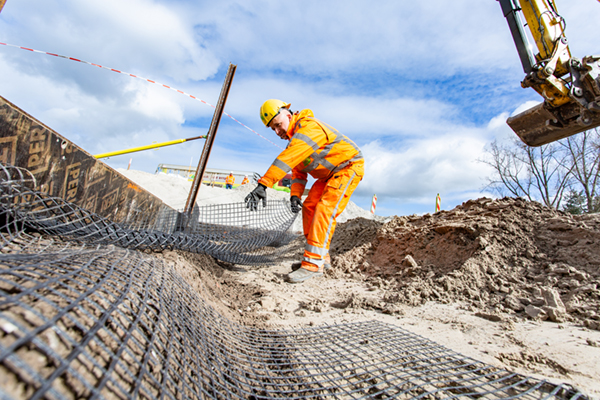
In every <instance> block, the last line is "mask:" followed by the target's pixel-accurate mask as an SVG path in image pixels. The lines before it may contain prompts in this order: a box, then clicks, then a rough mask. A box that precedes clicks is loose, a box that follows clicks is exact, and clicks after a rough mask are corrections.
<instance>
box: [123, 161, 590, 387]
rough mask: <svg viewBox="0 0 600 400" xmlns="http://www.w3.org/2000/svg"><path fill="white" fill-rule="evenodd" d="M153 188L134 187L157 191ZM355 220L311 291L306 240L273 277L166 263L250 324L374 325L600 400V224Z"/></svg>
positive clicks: (514, 218) (489, 218) (532, 218)
mask: <svg viewBox="0 0 600 400" xmlns="http://www.w3.org/2000/svg"><path fill="white" fill-rule="evenodd" d="M120 172H122V171H120ZM130 175H134V174H130ZM148 175H150V174H148ZM145 178H147V179H148V180H149V182H146V183H145V184H144V183H143V182H141V181H140V180H137V182H138V183H139V184H140V185H142V186H144V187H147V188H148V186H152V183H150V182H151V181H152V178H151V177H145ZM162 178H164V177H162ZM131 179H134V178H132V177H131ZM134 180H135V179H134ZM158 185H159V186H160V184H158ZM209 189H210V190H206V189H204V187H203V188H202V190H201V191H200V193H201V197H202V196H203V195H204V196H205V197H204V198H205V199H206V201H224V200H225V201H227V202H235V201H240V199H238V198H237V197H236V196H241V197H242V198H243V196H244V195H245V191H244V190H239V191H238V192H236V191H231V190H230V191H225V190H224V189H215V188H209ZM246 191H247V190H246ZM154 192H155V193H156V194H157V195H160V193H163V194H164V188H163V191H162V192H161V190H160V188H154ZM173 192H174V190H173V189H171V190H170V193H173ZM209 192H210V193H209ZM159 197H160V196H159ZM202 202H203V201H202V200H200V203H201V204H202ZM211 204H214V203H211ZM357 208H358V207H357ZM348 214H349V217H350V218H346V220H347V221H348V222H346V223H342V224H340V225H339V226H338V230H337V231H336V235H335V236H334V242H332V247H331V251H332V259H333V268H332V270H330V271H328V272H327V273H326V274H325V275H324V276H322V277H318V278H314V279H311V280H309V281H307V282H305V283H303V284H296V285H293V284H289V283H286V282H285V281H284V277H285V275H286V274H287V273H289V272H290V271H291V270H290V266H291V264H292V263H293V262H295V261H298V260H299V259H300V257H301V254H302V251H303V238H299V239H298V240H297V242H296V246H295V250H294V251H292V252H291V253H290V254H289V255H288V256H287V258H284V259H282V260H281V262H280V263H279V264H278V265H274V266H268V267H260V268H248V267H244V266H240V265H229V264H225V263H220V262H218V261H216V260H214V259H212V258H210V257H208V256H204V255H193V254H187V253H183V252H164V253H162V254H160V256H161V257H163V258H165V259H166V260H167V261H169V262H170V263H171V264H172V265H174V266H176V268H177V269H178V270H179V271H180V273H181V274H182V275H183V276H184V277H185V278H186V280H187V281H188V282H190V283H191V284H192V285H193V286H194V287H195V288H196V289H197V290H198V291H200V292H202V293H203V296H204V297H205V298H206V299H207V300H208V301H209V302H210V303H211V304H212V305H213V306H214V307H215V308H216V309H217V310H219V312H221V313H222V314H224V315H225V316H227V317H228V318H231V319H235V320H238V321H240V322H242V323H245V324H248V325H255V326H260V327H268V328H272V329H293V328H294V327H297V326H305V325H321V324H338V323H344V322H354V321H364V320H373V319H375V320H379V321H383V322H386V323H389V324H393V325H397V326H401V327H403V328H405V329H407V330H409V331H412V332H414V333H416V334H419V335H421V336H423V337H426V338H428V339H431V340H433V341H435V342H437V343H439V344H441V345H444V346H446V347H448V348H450V349H452V350H454V351H456V352H458V353H461V354H463V355H465V356H468V357H472V358H474V359H477V360H480V361H483V362H486V363H489V364H492V365H494V366H498V367H501V368H505V369H508V370H511V371H515V372H518V373H522V374H524V375H528V376H533V377H535V378H539V379H546V380H548V381H550V382H553V383H567V384H570V385H572V386H574V387H576V388H577V389H579V390H580V391H582V392H584V393H586V394H588V395H589V396H591V397H592V398H600V379H599V377H600V330H598V327H599V324H598V321H599V320H600V316H598V313H597V312H598V301H600V296H599V293H600V292H599V291H598V282H600V281H599V280H598V279H599V275H600V270H599V268H598V265H599V264H598V262H600V257H598V254H597V252H598V251H600V240H599V237H600V227H599V225H598V222H599V221H600V219H599V218H591V219H590V218H588V219H585V218H584V219H573V218H572V217H571V216H568V215H564V214H563V213H558V212H556V211H554V210H547V209H544V208H543V207H541V206H539V205H537V204H535V203H524V202H521V201H514V200H511V199H508V200H500V201H492V200H490V199H483V200H477V201H472V202H467V203H466V204H463V206H462V207H458V208H457V209H455V210H451V211H450V212H443V213H438V214H435V215H434V216H429V215H425V216H411V217H396V218H394V219H392V220H386V221H381V219H380V220H376V219H373V218H372V217H370V219H369V218H368V215H367V214H369V213H368V212H367V211H365V210H360V211H357V210H356V209H354V210H352V212H350V213H348ZM365 215H366V216H367V218H363V216H365ZM384 222H387V223H384ZM408 256H410V257H408Z"/></svg>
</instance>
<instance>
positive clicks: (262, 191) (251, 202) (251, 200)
mask: <svg viewBox="0 0 600 400" xmlns="http://www.w3.org/2000/svg"><path fill="white" fill-rule="evenodd" d="M261 199H262V203H263V207H266V206H267V187H266V186H265V185H263V184H260V183H259V184H258V186H257V187H256V188H255V189H254V190H253V191H251V192H250V194H248V196H246V198H245V199H244V201H245V202H246V208H249V209H250V210H251V211H256V210H258V203H259V202H260V200H261Z"/></svg>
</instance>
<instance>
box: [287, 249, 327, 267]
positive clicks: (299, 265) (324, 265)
mask: <svg viewBox="0 0 600 400" xmlns="http://www.w3.org/2000/svg"><path fill="white" fill-rule="evenodd" d="M301 266H302V262H301V261H298V262H295V263H293V264H292V271H296V270H297V269H298V268H300V267H301ZM330 268H331V257H329V253H327V255H326V256H325V262H324V263H323V269H324V270H325V271H328V270H329V269H330Z"/></svg>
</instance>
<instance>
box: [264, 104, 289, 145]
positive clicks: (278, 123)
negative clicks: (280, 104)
mask: <svg viewBox="0 0 600 400" xmlns="http://www.w3.org/2000/svg"><path fill="white" fill-rule="evenodd" d="M291 120H292V114H291V113H290V112H289V111H287V110H285V109H282V110H281V111H280V112H279V114H277V116H276V117H275V118H273V120H272V121H271V123H270V124H269V127H270V128H271V129H273V130H274V131H275V133H276V134H277V136H279V137H280V138H282V139H283V140H288V137H287V130H288V127H289V126H290V121H291Z"/></svg>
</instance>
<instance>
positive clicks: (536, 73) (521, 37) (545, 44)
mask: <svg viewBox="0 0 600 400" xmlns="http://www.w3.org/2000/svg"><path fill="white" fill-rule="evenodd" d="M498 1H499V2H500V6H501V7H502V12H503V13H504V17H505V18H506V20H507V21H508V25H509V27H510V31H511V33H512V36H513V39H514V42H515V45H516V47H517V51H518V53H519V57H520V58H521V64H522V65H523V70H524V72H525V74H526V75H525V79H524V80H523V81H522V82H521V86H522V87H524V88H529V87H530V88H533V89H534V90H535V91H536V92H538V93H539V94H540V95H541V96H542V97H543V99H544V102H543V103H542V104H539V105H537V106H535V107H532V108H530V109H528V110H526V111H524V112H522V113H520V114H518V115H515V116H513V117H510V118H509V119H508V120H507V123H508V125H509V126H510V127H511V128H512V129H513V130H514V131H515V133H516V134H517V135H518V136H519V137H520V138H521V140H522V141H523V142H525V143H526V144H528V145H529V146H540V145H543V144H546V143H550V142H553V141H555V140H559V139H562V138H565V137H567V136H571V135H574V134H576V133H579V132H583V131H585V130H588V129H592V128H594V127H597V126H600V56H586V57H583V58H582V59H578V58H575V57H572V56H571V52H570V50H569V46H568V41H567V37H566V36H565V32H564V28H565V21H564V20H563V18H562V17H561V16H560V14H558V11H557V9H556V5H555V3H554V0H498ZM521 16H523V17H524V18H525V21H526V22H527V24H526V25H524V24H523V22H522V20H521ZM524 26H526V27H527V28H528V29H529V31H530V33H531V37H532V38H533V40H534V42H535V46H536V47H537V50H538V52H537V54H533V52H532V51H531V47H530V46H529V44H528V40H527V37H526V35H525V31H524Z"/></svg>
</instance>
